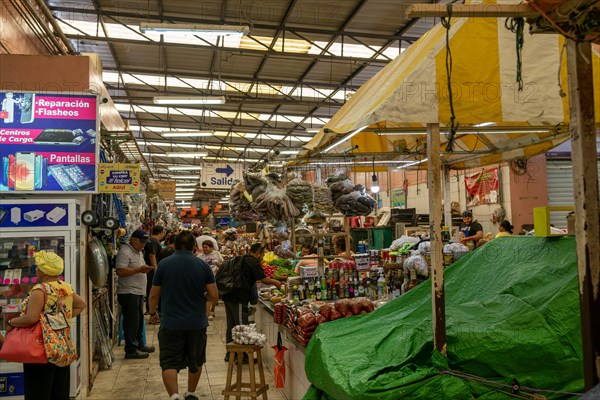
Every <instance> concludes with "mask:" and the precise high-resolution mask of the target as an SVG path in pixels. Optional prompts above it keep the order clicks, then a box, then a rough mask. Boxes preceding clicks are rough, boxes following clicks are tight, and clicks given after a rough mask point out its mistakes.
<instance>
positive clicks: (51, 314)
mask: <svg viewBox="0 0 600 400" xmlns="http://www.w3.org/2000/svg"><path fill="white" fill-rule="evenodd" d="M46 285H47V284H45V283H44V284H43V286H44V291H46V290H47V289H46ZM48 286H49V285H48ZM50 288H51V289H52V287H51V286H50ZM63 296H64V295H63V293H61V292H60V291H58V293H57V300H56V303H54V305H52V307H50V309H49V310H48V311H46V312H45V313H44V317H43V318H40V325H41V327H42V333H43V338H44V347H45V349H46V356H47V357H48V362H49V363H51V364H54V365H56V366H58V367H66V366H67V365H70V364H71V363H73V362H74V361H75V360H77V349H76V348H75V344H74V343H73V339H71V327H70V325H69V323H68V320H67V315H70V313H69V310H67V307H66V305H65V304H64V302H63Z"/></svg>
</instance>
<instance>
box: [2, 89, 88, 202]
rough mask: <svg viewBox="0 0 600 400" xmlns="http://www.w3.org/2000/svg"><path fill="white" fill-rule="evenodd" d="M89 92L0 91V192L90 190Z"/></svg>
mask: <svg viewBox="0 0 600 400" xmlns="http://www.w3.org/2000/svg"><path fill="white" fill-rule="evenodd" d="M97 115H98V102H97V97H96V96H95V95H89V94H61V93H31V92H10V91H4V92H0V192H12V191H15V192H81V191H86V192H95V191H96V160H97V154H98V143H97V140H96V134H97V132H98V121H97Z"/></svg>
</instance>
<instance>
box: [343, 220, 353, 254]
mask: <svg viewBox="0 0 600 400" xmlns="http://www.w3.org/2000/svg"><path fill="white" fill-rule="evenodd" d="M344 235H345V240H346V258H348V259H349V258H350V257H352V249H351V246H350V223H349V222H348V217H344Z"/></svg>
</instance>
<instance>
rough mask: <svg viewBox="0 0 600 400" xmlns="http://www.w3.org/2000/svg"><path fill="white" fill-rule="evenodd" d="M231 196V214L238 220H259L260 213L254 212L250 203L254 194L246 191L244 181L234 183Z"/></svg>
mask: <svg viewBox="0 0 600 400" xmlns="http://www.w3.org/2000/svg"><path fill="white" fill-rule="evenodd" d="M229 196H230V197H229V209H230V214H231V216H232V217H234V218H235V219H236V220H237V221H238V222H252V221H257V220H258V214H256V212H254V210H253V209H252V206H251V205H250V202H251V201H252V196H251V195H250V194H249V193H248V192H247V191H246V186H245V185H244V182H237V183H235V184H233V185H232V186H231V191H230V192H229Z"/></svg>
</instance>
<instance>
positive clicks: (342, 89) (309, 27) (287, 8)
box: [48, 0, 434, 168]
mask: <svg viewBox="0 0 600 400" xmlns="http://www.w3.org/2000/svg"><path fill="white" fill-rule="evenodd" d="M48 3H49V6H50V8H51V10H52V11H53V13H54V15H55V16H56V17H57V19H58V21H59V24H60V25H61V27H62V28H63V29H64V30H65V33H66V34H67V37H68V38H69V39H70V40H71V41H72V44H73V46H74V47H75V49H77V50H78V51H80V52H91V53H97V54H98V55H99V56H100V59H101V60H102V62H103V65H104V68H105V82H106V84H107V87H108V88H109V92H110V93H111V95H112V96H114V99H115V103H117V104H118V107H119V110H121V113H122V116H123V118H124V119H126V120H129V122H130V124H131V126H132V127H133V129H134V130H135V131H136V137H138V136H139V139H138V140H139V141H140V143H141V144H142V146H143V143H142V141H144V140H146V141H150V140H152V139H157V138H158V139H162V140H171V141H172V143H177V142H178V141H181V140H184V139H177V138H172V139H165V138H162V136H160V135H158V134H157V133H156V132H155V131H154V129H156V128H160V127H163V128H164V129H200V128H206V127H212V128H213V129H215V130H219V131H223V132H228V131H234V132H244V133H246V134H248V135H251V136H252V135H254V136H252V137H253V138H250V139H249V138H242V137H239V136H232V137H228V138H223V137H219V136H215V137H208V138H202V141H203V142H204V143H206V144H209V145H211V146H213V147H211V149H209V150H207V152H208V154H209V156H216V155H224V154H226V155H228V156H231V157H237V156H239V154H242V153H240V152H237V153H236V152H232V151H231V150H225V149H221V150H219V147H218V146H221V145H223V141H224V139H225V141H226V143H231V144H236V145H239V146H242V145H245V146H247V147H248V148H249V149H250V150H249V152H244V153H243V154H242V156H243V157H246V156H248V154H253V156H256V155H257V153H256V151H262V150H253V149H254V148H258V147H260V148H261V149H263V148H267V149H269V148H271V147H275V148H277V149H278V150H279V151H280V152H281V151H285V150H288V151H293V150H297V149H298V148H299V146H300V145H301V144H303V143H305V142H306V141H298V140H297V139H293V137H298V136H306V135H307V134H306V129H307V128H313V129H314V128H318V127H321V126H322V125H323V124H324V123H325V122H327V121H328V120H329V118H331V117H332V116H333V114H335V112H336V111H337V110H338V109H339V108H340V107H341V105H343V103H344V102H345V101H346V99H347V98H349V96H351V95H352V93H354V92H355V91H356V90H358V88H359V87H360V85H362V84H363V83H364V82H365V81H366V80H367V79H369V78H370V77H371V76H373V75H374V74H376V73H377V72H378V71H379V70H380V69H381V68H383V67H384V66H385V65H386V64H387V63H388V62H389V60H391V59H393V58H394V57H396V56H397V55H398V54H399V53H400V51H401V49H403V48H405V47H406V46H408V44H409V43H410V42H412V41H414V40H415V39H416V38H418V37H420V36H421V35H422V34H423V33H424V32H425V31H426V30H427V29H429V28H430V27H431V26H433V23H434V21H433V20H428V21H425V20H423V21H418V22H417V23H410V22H409V20H408V19H407V18H405V17H404V14H403V9H404V4H405V1H396V0H344V1H334V2H324V1H320V0H295V1H294V0H273V1H269V2H258V1H252V0H238V1H232V0H230V1H227V2H222V1H217V0H200V1H187V0H170V1H158V0H128V1H126V2H123V1H117V0H98V1H96V2H95V4H96V5H97V7H96V5H95V4H94V2H92V1H91V0H83V1H74V0H64V1H63V0H51V1H49V2H48ZM411 3H412V1H411ZM100 22H102V23H103V24H104V26H105V27H106V28H107V30H108V38H106V37H105V35H104V30H103V27H104V26H103V24H100ZM141 22H153V23H159V22H169V23H176V24H183V23H185V24H206V23H211V24H221V23H226V24H233V25H240V24H247V25H249V26H250V27H251V32H250V35H249V36H248V37H244V38H243V39H231V38H229V39H226V40H225V41H224V43H223V41H219V43H218V44H217V43H216V42H215V41H214V40H212V39H209V38H205V40H199V39H197V38H191V39H174V38H173V37H171V36H169V35H166V34H165V35H163V40H164V42H163V43H162V44H161V39H160V36H159V35H158V34H153V33H146V34H144V35H142V34H141V33H140V32H139V24H140V23H141ZM274 39H275V40H274ZM182 40H183V41H182ZM272 42H273V43H274V44H275V46H274V47H273V48H272V49H269V46H270V45H271V44H272ZM380 50H382V52H383V54H384V55H385V56H382V55H380V54H376V52H378V51H380ZM119 73H123V74H124V75H122V76H121V75H119ZM165 77H166V80H165ZM122 79H124V80H125V86H124V84H123V81H122ZM198 93H203V94H213V95H223V96H225V97H226V98H227V103H226V104H224V105H213V106H210V108H206V109H205V113H204V116H202V115H197V114H198V111H197V110H201V108H200V107H195V108H194V107H192V108H189V109H191V110H194V109H196V111H194V112H192V114H191V115H186V114H185V113H184V114H179V113H177V112H176V110H177V108H176V107H174V108H172V109H170V111H169V112H166V108H164V109H161V108H160V107H156V105H154V104H153V102H152V97H154V96H164V95H179V96H186V95H188V96H189V95H194V94H198ZM129 106H133V110H134V111H132V109H131V107H129ZM153 107H154V108H153ZM186 107H187V106H185V107H184V108H186ZM148 110H152V111H148ZM317 117H318V118H317ZM319 118H320V119H319ZM163 128H161V129H163ZM138 134H139V135H138ZM269 134H272V135H276V137H277V139H276V140H272V139H269V138H268V136H261V135H269ZM256 135H258V136H256ZM290 137H292V139H290ZM281 139H284V140H281ZM306 140H308V139H306ZM148 148H149V149H150V151H152V150H154V147H153V146H152V145H150V146H148ZM253 151H254V153H252V152H253ZM236 154H237V156H236ZM259 155H260V154H259ZM280 157H283V155H281V156H280ZM286 157H287V156H286ZM255 158H257V159H258V158H260V157H258V156H256V157H255ZM181 161H182V160H166V159H164V158H160V157H158V156H157V157H156V159H155V160H154V162H153V163H151V166H152V167H153V168H159V167H164V165H163V164H161V162H163V163H167V162H169V163H170V162H181Z"/></svg>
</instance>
